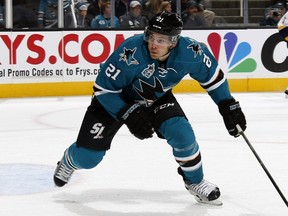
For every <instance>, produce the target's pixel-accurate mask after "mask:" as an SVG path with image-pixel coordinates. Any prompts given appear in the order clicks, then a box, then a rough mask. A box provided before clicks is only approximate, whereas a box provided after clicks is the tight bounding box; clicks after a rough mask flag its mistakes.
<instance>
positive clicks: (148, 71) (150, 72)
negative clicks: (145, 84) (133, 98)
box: [141, 63, 155, 79]
mask: <svg viewBox="0 0 288 216" xmlns="http://www.w3.org/2000/svg"><path fill="white" fill-rule="evenodd" d="M154 72H155V64H154V63H153V64H148V67H147V68H145V69H144V70H143V71H142V72H141V73H142V75H143V76H144V77H146V78H148V79H149V78H150V77H151V76H152V75H153V74H154Z"/></svg>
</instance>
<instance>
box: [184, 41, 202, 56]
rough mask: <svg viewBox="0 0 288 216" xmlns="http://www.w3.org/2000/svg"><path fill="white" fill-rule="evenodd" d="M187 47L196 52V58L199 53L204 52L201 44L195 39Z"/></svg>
mask: <svg viewBox="0 0 288 216" xmlns="http://www.w3.org/2000/svg"><path fill="white" fill-rule="evenodd" d="M187 49H192V51H193V52H194V58H196V57H197V55H198V54H199V55H202V53H203V50H202V48H201V46H200V44H196V43H195V41H194V40H191V44H189V45H188V46H187Z"/></svg>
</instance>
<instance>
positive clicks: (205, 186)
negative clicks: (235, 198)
mask: <svg viewBox="0 0 288 216" xmlns="http://www.w3.org/2000/svg"><path fill="white" fill-rule="evenodd" d="M178 173H179V174H180V175H181V176H182V177H183V180H184V184H185V188H186V189H187V190H188V191H189V193H190V194H192V195H193V196H194V197H195V199H196V200H197V201H198V202H200V203H205V204H209V205H222V204H223V203H222V202H221V201H220V200H218V198H219V197H220V195H221V193H220V190H219V188H218V187H217V186H216V185H214V184H212V183H210V182H208V181H206V180H205V179H203V180H202V181H201V182H200V183H198V184H192V183H190V182H189V181H187V180H186V179H185V177H184V173H183V171H182V169H181V168H180V167H179V168H178Z"/></svg>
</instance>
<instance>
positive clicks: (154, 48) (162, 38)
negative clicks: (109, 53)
mask: <svg viewBox="0 0 288 216" xmlns="http://www.w3.org/2000/svg"><path fill="white" fill-rule="evenodd" d="M171 46H172V43H171V41H170V40H169V36H167V35H162V34H158V33H155V32H151V34H150V35H149V39H148V50H149V52H150V56H151V58H153V59H159V58H161V57H162V56H164V55H166V54H167V53H168V52H169V50H170V48H171Z"/></svg>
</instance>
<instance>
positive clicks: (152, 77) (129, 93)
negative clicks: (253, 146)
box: [54, 12, 246, 204]
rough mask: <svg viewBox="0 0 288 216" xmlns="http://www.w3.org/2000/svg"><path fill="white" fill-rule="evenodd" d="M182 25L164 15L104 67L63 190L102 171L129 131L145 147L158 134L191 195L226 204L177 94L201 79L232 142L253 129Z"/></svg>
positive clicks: (60, 176) (62, 177)
mask: <svg viewBox="0 0 288 216" xmlns="http://www.w3.org/2000/svg"><path fill="white" fill-rule="evenodd" d="M182 26H183V23H182V20H181V18H180V16H179V15H177V14H175V13H169V12H162V13H159V14H157V15H156V16H154V17H153V18H152V19H151V20H150V21H149V24H148V26H147V27H146V29H145V31H144V34H141V35H136V36H133V37H130V38H128V39H126V40H125V41H124V42H123V43H122V44H121V45H120V46H119V48H118V49H117V50H116V51H114V53H112V54H111V56H110V57H109V58H108V59H107V61H106V62H105V63H104V64H103V65H102V66H101V71H100V72H99V74H98V76H97V78H96V81H95V84H94V87H93V88H94V96H93V99H92V101H91V104H90V106H89V107H88V109H87V111H86V114H85V116H84V119H83V122H82V126H81V128H80V132H79V135H78V138H77V140H76V142H75V143H73V144H72V145H71V146H70V147H69V148H67V149H66V150H65V152H64V156H63V157H62V159H61V161H60V162H58V166H57V167H56V170H55V174H54V182H55V184H56V185H57V186H59V187H62V186H64V185H65V184H66V183H68V181H69V179H70V177H71V175H72V174H73V172H74V171H75V170H80V169H89V168H93V167H96V166H97V165H98V164H99V163H100V161H101V160H102V159H103V157H104V155H105V153H106V151H107V150H108V149H109V148H110V144H111V141H112V139H113V137H114V135H115V134H116V133H117V131H118V130H119V128H120V127H121V126H122V125H123V124H125V125H126V126H127V127H128V128H129V130H130V132H131V133H132V134H133V135H134V136H135V137H137V138H139V139H141V140H142V139H147V138H150V137H152V136H153V134H154V133H155V134H157V136H158V137H159V138H163V139H166V140H167V142H168V144H169V145H170V146H171V148H172V150H173V155H174V157H175V160H176V162H177V163H178V164H179V168H178V173H179V174H180V175H181V176H182V177H183V180H184V184H185V187H186V189H187V190H188V191H189V192H190V193H191V194H192V195H194V196H195V198H196V200H197V201H199V202H204V203H211V204H221V201H219V200H218V198H219V196H220V190H219V188H218V187H217V186H216V185H214V184H212V183H210V182H208V181H206V180H205V179H204V178H203V176H204V175H203V168H202V161H201V154H200V150H199V145H198V143H197V141H196V139H195V135H194V132H193V129H192V126H191V125H190V123H189V121H188V119H187V118H186V116H185V114H184V112H183V110H182V109H181V107H180V105H179V103H178V102H177V100H176V98H175V97H174V95H173V93H172V88H173V87H174V86H175V85H176V84H178V83H179V82H180V81H181V80H182V79H183V77H184V76H185V75H190V76H191V77H192V78H194V79H195V80H197V81H198V82H199V83H200V85H201V86H202V87H203V88H204V89H205V90H206V91H207V92H208V94H209V95H210V96H211V98H212V99H213V101H214V102H215V103H216V104H217V105H218V107H219V112H220V114H221V115H222V116H223V119H224V123H225V126H226V128H227V130H228V132H229V134H230V135H232V136H235V137H237V136H239V133H238V130H237V128H236V125H239V126H240V127H241V128H242V129H243V130H245V129H246V120H245V116H244V114H243V112H242V111H241V108H240V105H239V102H237V101H236V100H235V99H234V98H233V97H232V96H231V94H230V91H229V87H228V83H227V80H226V79H225V76H224V73H223V72H222V70H221V69H220V68H219V66H218V64H217V61H216V60H215V58H214V57H213V56H212V54H211V53H210V52H209V51H208V49H207V48H206V47H205V46H203V45H202V44H200V43H198V42H197V41H195V40H193V39H190V38H187V37H183V36H180V33H181V30H182ZM204 114H205V113H204Z"/></svg>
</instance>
